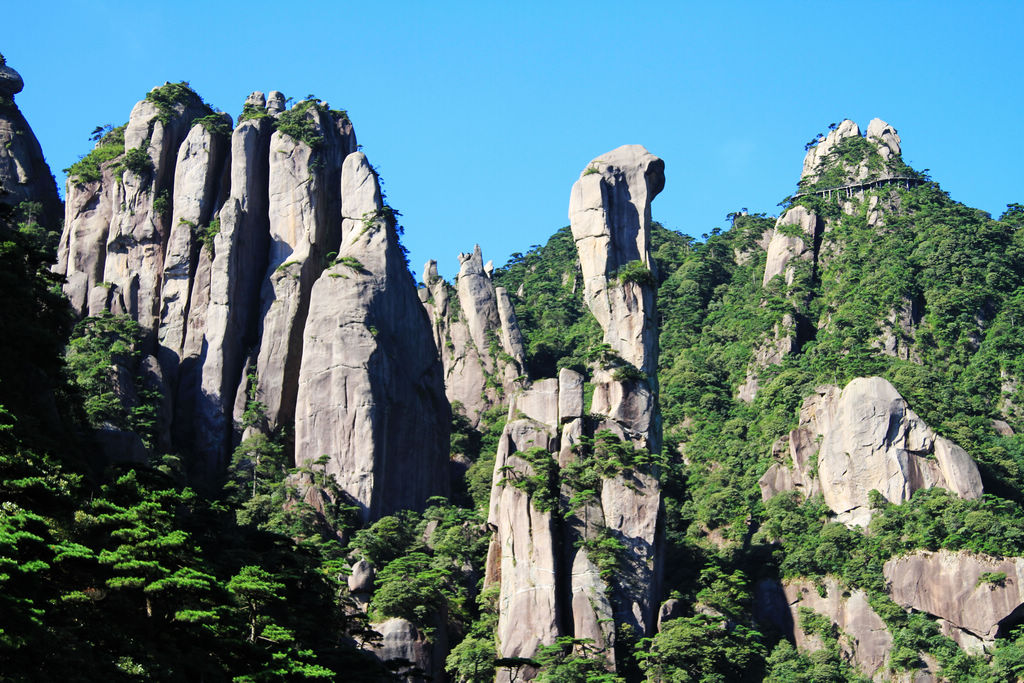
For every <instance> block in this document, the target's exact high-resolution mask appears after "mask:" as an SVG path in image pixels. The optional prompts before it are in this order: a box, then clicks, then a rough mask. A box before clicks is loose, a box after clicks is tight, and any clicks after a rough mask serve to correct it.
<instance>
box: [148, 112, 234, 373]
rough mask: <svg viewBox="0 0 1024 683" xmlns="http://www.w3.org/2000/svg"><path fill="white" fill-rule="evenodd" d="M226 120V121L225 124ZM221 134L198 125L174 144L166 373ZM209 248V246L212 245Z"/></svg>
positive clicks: (179, 335)
mask: <svg viewBox="0 0 1024 683" xmlns="http://www.w3.org/2000/svg"><path fill="white" fill-rule="evenodd" d="M228 125H230V124H228ZM226 152H227V140H226V138H225V136H223V135H221V134H218V133H214V132H211V131H210V130H208V129H207V128H206V127H205V126H203V125H201V124H197V125H195V126H193V127H192V129H191V130H190V131H189V132H188V135H187V136H186V137H185V142H184V143H183V144H182V145H181V147H180V148H179V149H178V155H177V162H176V164H175V168H174V195H173V197H174V202H173V210H172V212H171V227H170V233H169V238H168V241H167V249H166V254H165V256H164V264H163V287H162V288H161V293H160V294H161V306H160V329H159V342H160V352H159V354H158V355H159V357H160V360H161V365H162V366H163V368H164V372H165V374H169V371H173V370H176V369H177V365H178V363H179V362H180V360H181V352H182V349H183V347H184V345H185V335H186V322H187V320H188V314H189V300H190V297H191V293H192V280H193V277H194V276H195V275H196V271H197V267H198V263H197V261H198V259H199V256H200V254H199V252H200V246H201V244H200V243H201V240H202V235H201V234H200V231H201V230H202V229H203V228H204V227H207V226H208V225H209V223H210V219H211V218H212V217H213V215H214V210H215V208H216V207H215V203H216V201H217V193H218V190H219V181H220V177H221V168H222V166H223V163H224V158H225V154H226ZM207 249H208V250H212V249H213V245H212V244H210V245H208V247H207Z"/></svg>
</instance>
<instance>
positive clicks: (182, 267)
mask: <svg viewBox="0 0 1024 683" xmlns="http://www.w3.org/2000/svg"><path fill="white" fill-rule="evenodd" d="M158 94H159V95H160V96H159V97H151V98H149V99H146V100H143V101H141V102H139V103H138V104H137V105H136V106H135V108H134V109H133V111H132V116H131V119H130V120H129V122H128V124H127V126H126V127H125V128H124V129H123V134H124V143H123V144H124V153H123V154H121V155H119V156H116V157H115V158H114V159H111V160H110V161H107V162H105V163H102V164H101V165H100V167H99V174H98V175H99V177H98V178H92V177H89V178H87V179H86V181H82V180H81V179H79V178H74V177H73V178H70V179H69V182H68V192H67V196H68V202H67V217H66V221H65V230H64V234H63V236H62V242H61V253H60V256H61V258H60V262H59V263H58V266H57V270H58V272H60V273H63V274H65V275H66V277H67V284H66V286H65V291H66V292H67V293H68V296H69V298H70V299H71V302H72V305H73V306H74V308H75V310H76V311H77V313H78V314H79V315H83V316H84V315H95V314H99V313H102V312H104V311H110V312H112V313H115V314H125V315H128V316H130V317H132V318H133V319H135V320H137V321H138V322H139V323H140V325H142V327H143V328H144V329H145V330H146V331H147V332H148V335H149V336H148V339H147V343H146V346H145V348H144V352H145V353H146V354H147V355H148V356H149V357H148V358H147V362H150V361H149V358H151V357H152V355H155V356H156V357H157V358H159V365H156V364H155V361H154V362H153V363H152V364H153V368H154V373H155V375H158V376H159V377H160V382H161V387H162V389H161V390H160V391H161V393H162V394H163V403H162V405H161V416H160V419H159V422H160V424H159V428H160V430H159V431H160V444H159V448H160V449H161V450H162V451H165V452H181V453H183V454H187V455H188V456H189V469H190V472H191V473H192V474H193V475H194V476H195V477H197V478H196V483H197V484H199V485H201V483H202V482H204V481H205V482H215V481H216V480H217V478H218V477H219V476H221V474H222V473H223V469H224V466H225V463H226V461H227V456H228V454H229V453H230V451H231V448H232V446H233V445H234V444H235V443H237V439H238V438H239V437H240V436H241V434H240V432H241V427H242V425H240V424H239V423H240V422H241V421H242V419H243V415H245V413H246V405H247V403H251V404H252V405H256V404H255V403H254V401H258V402H260V403H262V404H263V407H264V408H265V410H266V415H265V416H264V417H265V419H256V420H254V422H255V423H256V424H246V425H245V426H246V427H247V428H248V429H250V430H251V429H258V430H265V431H269V432H274V431H276V430H279V429H282V428H283V429H285V430H286V432H287V433H288V434H294V435H295V442H294V444H295V447H296V453H295V456H296V459H297V462H298V463H299V464H303V463H307V462H310V461H313V460H317V459H318V458H320V457H321V456H323V455H328V456H329V459H328V462H327V469H328V471H329V472H330V473H332V474H336V475H338V477H339V482H340V483H341V484H342V489H343V490H344V491H345V493H346V494H347V495H350V496H352V498H353V499H355V500H357V501H358V502H359V503H360V504H361V506H362V511H363V515H364V519H372V518H375V517H376V516H379V515H381V514H386V513H387V512H390V511H392V510H395V509H398V508H404V507H410V508H421V507H422V506H423V505H424V504H425V501H426V499H427V498H428V497H429V496H432V495H443V494H444V493H445V492H446V490H447V488H446V487H447V475H446V472H447V464H448V463H447V457H446V455H447V446H448V428H449V408H448V403H447V400H446V399H445V396H444V393H443V385H442V374H441V365H440V362H439V361H438V360H437V351H436V348H435V346H434V342H433V339H432V337H431V332H430V327H429V323H428V321H427V319H426V316H425V315H424V313H423V309H422V307H421V305H420V303H419V301H418V299H417V297H416V290H415V285H414V283H413V282H412V279H411V277H410V275H409V273H408V270H407V268H406V264H405V261H404V258H403V256H402V252H401V247H400V245H399V243H398V236H397V234H396V232H395V226H394V224H393V221H391V220H390V219H388V218H387V216H386V215H385V212H384V208H385V207H383V205H382V204H381V201H380V192H379V188H378V187H377V180H376V176H375V174H373V172H372V170H371V169H370V167H369V164H368V163H367V162H366V159H365V157H363V156H362V155H361V154H354V152H355V150H356V146H357V145H356V138H355V133H354V131H353V128H352V124H351V122H350V121H349V120H348V118H347V116H345V115H344V113H341V112H336V111H331V110H330V109H329V108H328V107H326V106H323V105H322V104H320V103H315V102H300V103H299V104H297V105H295V107H293V109H292V110H291V111H290V112H288V113H287V115H286V113H285V108H284V103H285V99H284V96H283V95H282V94H281V93H277V92H274V93H271V95H270V97H269V98H265V97H264V96H263V94H262V93H259V92H254V93H252V94H251V95H250V96H249V97H248V98H247V100H246V106H245V111H244V114H243V120H242V121H241V122H240V123H239V124H238V126H237V127H235V129H234V131H233V132H231V134H230V139H229V137H228V134H227V131H230V130H231V121H230V119H228V118H227V117H226V116H225V115H221V116H219V117H218V116H217V115H214V114H213V113H212V112H211V110H210V109H209V107H207V106H206V105H205V104H203V103H202V101H201V99H200V98H199V97H198V95H196V94H195V93H193V92H192V91H191V90H188V89H187V88H185V87H184V86H183V85H182V84H178V85H165V86H163V87H162V88H161V90H160V92H159V93H158ZM204 116H205V118H202V120H201V121H196V122H195V124H194V125H193V121H195V120H196V119H197V118H200V117H204ZM282 117H285V119H282ZM275 119H277V120H278V121H281V120H290V121H291V123H293V124H294V123H295V122H296V121H299V122H301V123H302V125H303V126H305V130H306V132H305V133H303V134H302V135H301V136H300V137H302V139H293V138H292V137H291V136H290V135H288V134H287V133H285V132H283V131H281V130H279V131H276V132H275ZM301 127H302V126H299V128H301ZM283 129H284V130H296V129H297V128H296V126H294V125H293V126H291V127H283ZM116 132H117V131H115V133H116ZM119 139H120V138H118V137H117V136H116V135H115V136H113V137H108V138H107V141H106V143H107V144H108V147H109V144H110V141H111V140H115V141H116V140H119ZM115 144H119V143H116V142H115ZM108 151H109V149H108ZM349 159H350V161H348V162H347V165H346V161H347V160H349ZM343 165H344V167H345V168H346V169H347V172H346V173H343ZM343 204H344V210H343ZM343 237H344V238H345V240H344V242H343ZM356 264H358V267H353V266H354V265H356ZM328 265H330V267H329V268H327V266H328ZM325 268H326V272H325ZM500 317H501V314H500V313H499V311H498V304H497V302H496V301H495V303H494V305H493V318H494V320H495V321H497V320H499V319H500ZM516 332H517V331H516ZM307 356H308V357H307ZM300 396H301V414H299V415H296V405H297V401H299V399H300ZM233 417H234V418H235V419H233ZM250 417H251V414H250ZM247 419H248V418H247ZM130 436H131V435H111V439H112V443H113V441H117V442H118V443H122V442H124V443H127V441H126V439H128V438H129V437H130ZM115 437H116V438H115ZM129 440H130V439H129ZM130 445H131V448H128V447H127V446H125V447H124V448H123V450H126V452H127V451H130V452H131V453H132V454H133V455H132V457H133V458H135V459H144V457H145V456H144V454H145V449H143V448H139V447H137V446H138V444H136V443H135V442H134V441H132V442H131V444H130ZM140 453H141V454H140ZM305 493H306V494H307V497H311V499H317V500H319V499H318V498H317V497H316V496H317V495H319V493H318V492H309V491H306V492H305Z"/></svg>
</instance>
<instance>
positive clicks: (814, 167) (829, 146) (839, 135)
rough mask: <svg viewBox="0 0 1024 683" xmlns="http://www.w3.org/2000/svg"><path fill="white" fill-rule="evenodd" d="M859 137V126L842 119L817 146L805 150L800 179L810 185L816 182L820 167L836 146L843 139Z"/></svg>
mask: <svg viewBox="0 0 1024 683" xmlns="http://www.w3.org/2000/svg"><path fill="white" fill-rule="evenodd" d="M859 135H860V126H858V125H857V124H856V123H854V122H853V121H850V120H849V119H843V121H842V123H840V124H839V125H838V126H836V128H835V130H833V131H831V132H829V134H828V135H827V136H825V137H824V138H822V139H819V142H818V144H817V145H815V146H814V147H811V148H810V149H809V150H807V154H806V155H805V156H804V168H803V172H802V173H801V174H800V179H801V180H807V181H808V182H811V183H814V182H817V180H818V175H819V174H820V172H821V171H822V167H823V166H824V165H825V162H826V160H827V159H828V156H829V154H830V153H831V152H832V151H833V150H834V149H835V148H836V146H837V145H838V144H839V143H840V142H842V141H843V140H844V139H845V138H852V137H855V136H859Z"/></svg>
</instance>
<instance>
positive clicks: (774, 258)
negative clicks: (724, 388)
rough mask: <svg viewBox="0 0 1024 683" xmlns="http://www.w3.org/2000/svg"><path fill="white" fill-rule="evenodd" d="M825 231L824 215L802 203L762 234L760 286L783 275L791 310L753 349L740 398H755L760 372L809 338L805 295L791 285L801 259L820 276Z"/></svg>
mask: <svg viewBox="0 0 1024 683" xmlns="http://www.w3.org/2000/svg"><path fill="white" fill-rule="evenodd" d="M824 231H825V223H824V221H822V220H821V218H819V217H818V216H817V215H815V214H814V213H813V212H811V211H808V210H807V209H806V208H805V207H803V206H794V207H793V208H791V209H789V210H788V211H786V213H784V214H782V216H780V217H779V220H778V221H776V223H775V229H774V230H772V231H771V234H770V235H769V234H768V233H765V235H764V236H763V237H762V244H763V243H764V241H765V240H767V246H766V250H767V252H768V255H767V259H766V261H765V268H764V275H763V276H762V278H761V286H762V287H769V285H770V283H771V282H772V281H773V280H774V279H775V278H776V277H777V276H781V277H782V281H783V282H784V283H785V286H784V287H782V291H783V294H784V295H785V296H786V297H787V299H788V301H789V302H790V304H791V305H792V310H791V311H787V312H785V313H783V314H782V317H781V318H780V319H779V321H778V322H776V323H775V325H774V326H773V328H772V333H771V334H770V335H769V336H767V337H766V338H765V339H764V340H763V341H762V342H761V343H760V344H759V345H758V346H756V347H755V348H754V357H753V359H752V360H751V362H750V364H749V366H748V367H747V376H746V378H744V381H743V383H742V384H741V385H740V386H739V387H738V388H737V391H736V398H737V399H738V400H740V401H745V402H747V403H749V402H751V401H753V400H754V399H755V398H756V397H757V390H758V389H759V388H760V374H761V372H762V371H763V370H764V369H765V368H767V367H769V366H771V365H776V364H778V363H781V362H782V360H783V359H784V358H785V357H786V356H788V355H790V354H793V353H796V352H798V351H799V350H800V347H801V346H802V345H803V343H804V342H805V341H806V339H807V336H808V335H807V333H806V332H805V331H804V329H803V328H806V327H807V325H806V323H805V320H806V313H807V310H806V309H807V301H806V296H805V294H804V293H802V292H801V291H800V290H799V289H797V290H794V289H792V288H793V285H794V282H796V276H797V272H798V268H799V267H800V264H801V262H804V263H807V264H808V265H807V266H804V267H805V268H807V269H808V272H809V278H810V280H811V281H813V280H814V279H815V278H816V277H817V268H818V253H819V250H820V247H821V238H822V235H823V234H824ZM805 279H806V278H805Z"/></svg>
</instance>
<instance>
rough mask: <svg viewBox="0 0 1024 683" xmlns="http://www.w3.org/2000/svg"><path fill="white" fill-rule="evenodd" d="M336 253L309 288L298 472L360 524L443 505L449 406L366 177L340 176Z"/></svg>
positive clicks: (426, 328) (347, 169)
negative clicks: (352, 510)
mask: <svg viewBox="0 0 1024 683" xmlns="http://www.w3.org/2000/svg"><path fill="white" fill-rule="evenodd" d="M340 187H341V200H342V214H343V216H344V218H343V221H342V226H341V247H340V249H339V251H338V257H337V259H336V260H335V263H334V264H333V265H331V266H330V267H328V268H327V269H326V270H325V271H324V272H323V274H322V275H321V276H320V277H319V278H318V279H317V280H316V283H315V285H314V286H313V287H312V292H311V295H310V303H309V315H308V319H307V321H306V325H305V330H304V333H303V339H302V351H301V358H302V365H301V368H300V369H299V373H298V396H297V412H296V419H295V458H296V462H297V463H299V464H304V463H310V462H312V461H315V460H317V459H318V458H320V457H321V456H323V455H326V456H328V459H327V462H326V471H327V472H328V473H329V474H333V475H334V476H335V477H336V479H337V481H338V483H339V484H340V485H341V487H342V489H343V490H344V491H345V492H346V493H347V494H348V495H350V496H351V497H352V498H353V499H354V500H355V501H356V502H357V503H358V504H359V507H360V509H361V512H362V516H363V519H364V520H372V519H376V518H378V517H380V516H382V515H386V514H390V513H392V512H394V511H397V510H400V509H403V508H422V507H423V505H424V503H425V501H426V500H427V498H429V497H430V496H433V495H445V494H446V493H447V463H448V441H449V439H448V429H449V423H448V416H449V409H448V403H447V400H446V399H445V394H444V384H443V380H442V372H441V363H440V361H439V360H438V358H437V351H436V349H435V347H434V343H433V339H432V337H431V331H430V325H429V322H428V320H427V317H426V315H425V314H424V311H423V308H422V307H421V305H420V302H419V299H418V298H417V296H416V287H415V284H414V283H413V281H412V277H411V276H410V275H409V271H408V270H407V268H406V265H405V259H404V257H403V254H402V252H401V249H400V246H399V243H398V235H397V232H396V230H395V224H394V220H393V218H391V217H390V214H389V213H388V212H386V211H385V209H384V205H383V203H382V201H381V195H380V188H379V186H378V184H377V176H376V173H375V172H374V171H373V168H372V167H371V166H370V164H369V162H368V161H367V160H366V157H365V156H364V155H363V154H362V153H361V152H353V153H352V154H350V155H348V157H346V159H345V163H344V167H343V169H342V174H341V181H340Z"/></svg>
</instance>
